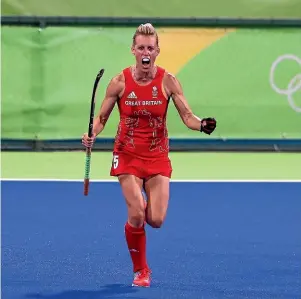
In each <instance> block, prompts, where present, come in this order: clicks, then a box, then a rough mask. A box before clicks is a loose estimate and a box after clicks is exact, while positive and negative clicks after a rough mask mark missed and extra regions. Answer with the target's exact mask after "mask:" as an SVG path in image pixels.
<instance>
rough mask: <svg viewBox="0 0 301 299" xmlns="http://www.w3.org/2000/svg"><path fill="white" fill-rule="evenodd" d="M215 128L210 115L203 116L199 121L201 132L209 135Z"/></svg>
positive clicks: (214, 122)
mask: <svg viewBox="0 0 301 299" xmlns="http://www.w3.org/2000/svg"><path fill="white" fill-rule="evenodd" d="M215 128H216V120H215V119H214V118H212V117H208V118H203V119H202V121H201V129H200V131H201V132H204V133H205V134H208V135H210V134H211V133H212V132H213V131H214V130H215Z"/></svg>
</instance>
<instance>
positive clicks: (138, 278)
mask: <svg viewBox="0 0 301 299" xmlns="http://www.w3.org/2000/svg"><path fill="white" fill-rule="evenodd" d="M119 182H120V184H121V188H122V192H123V195H124V197H125V200H126V204H127V210H128V220H127V223H126V224H125V237H126V241H127V245H128V249H129V252H130V255H131V259H132V262H133V271H134V281H133V286H141V287H149V286H150V270H149V267H148V265H147V260H146V235H145V227H144V221H145V200H144V198H143V194H142V185H143V181H142V179H139V178H137V177H135V176H134V175H130V174H124V175H120V176H119Z"/></svg>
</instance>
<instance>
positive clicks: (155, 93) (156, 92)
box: [152, 86, 158, 98]
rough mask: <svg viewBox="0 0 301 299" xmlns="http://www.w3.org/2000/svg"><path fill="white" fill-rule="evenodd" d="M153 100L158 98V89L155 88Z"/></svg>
mask: <svg viewBox="0 0 301 299" xmlns="http://www.w3.org/2000/svg"><path fill="white" fill-rule="evenodd" d="M152 94H153V98H156V97H157V96H158V88H157V87H156V86H153V92H152Z"/></svg>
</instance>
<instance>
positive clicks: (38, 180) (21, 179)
mask: <svg viewBox="0 0 301 299" xmlns="http://www.w3.org/2000/svg"><path fill="white" fill-rule="evenodd" d="M1 181H4V182H70V183H76V182H83V179H55V178H1ZM90 182H95V183H118V180H116V179H115V180H114V179H104V180H101V179H99V180H98V179H94V180H92V179H91V180H90ZM171 182H172V183H301V180H283V179H279V180H277V179H276V180H266V179H262V180H260V179H258V180H249V179H245V180H227V179H225V180H176V179H171Z"/></svg>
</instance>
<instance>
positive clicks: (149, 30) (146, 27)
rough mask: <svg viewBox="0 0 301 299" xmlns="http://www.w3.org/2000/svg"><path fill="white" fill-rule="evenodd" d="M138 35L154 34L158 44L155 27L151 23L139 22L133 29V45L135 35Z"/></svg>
mask: <svg viewBox="0 0 301 299" xmlns="http://www.w3.org/2000/svg"><path fill="white" fill-rule="evenodd" d="M138 35H144V36H155V37H156V42H157V46H158V45H159V38H158V34H157V31H156V29H155V28H154V26H153V25H152V24H151V23H146V24H141V25H140V26H139V27H138V28H137V29H136V31H135V34H134V36H133V45H135V43H136V37H137V36H138Z"/></svg>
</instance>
